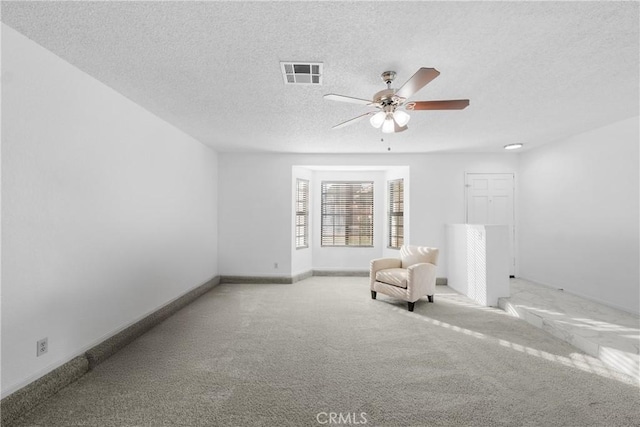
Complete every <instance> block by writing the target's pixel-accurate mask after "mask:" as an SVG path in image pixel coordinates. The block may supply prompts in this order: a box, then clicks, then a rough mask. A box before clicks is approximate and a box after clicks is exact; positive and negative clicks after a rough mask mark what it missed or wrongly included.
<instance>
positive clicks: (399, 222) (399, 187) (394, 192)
mask: <svg viewBox="0 0 640 427" xmlns="http://www.w3.org/2000/svg"><path fill="white" fill-rule="evenodd" d="M387 184H388V190H389V191H388V197H389V209H388V218H389V243H388V246H389V247H390V248H392V249H400V247H401V246H402V245H403V244H404V181H403V180H402V179H396V180H393V181H389V182H388V183H387Z"/></svg>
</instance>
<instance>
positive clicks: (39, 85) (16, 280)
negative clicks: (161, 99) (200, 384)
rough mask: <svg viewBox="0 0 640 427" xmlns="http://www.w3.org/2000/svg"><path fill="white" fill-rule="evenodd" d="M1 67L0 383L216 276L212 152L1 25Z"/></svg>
mask: <svg viewBox="0 0 640 427" xmlns="http://www.w3.org/2000/svg"><path fill="white" fill-rule="evenodd" d="M2 74H3V75H2V78H3V86H2V104H3V105H2V106H3V109H2V110H3V111H2V113H3V117H2V119H3V120H2V143H3V145H2V246H3V252H2V395H3V396H6V395H7V394H9V393H11V392H12V391H15V390H16V389H17V388H20V387H21V386H23V385H25V384H26V383H28V382H30V381H32V380H35V379H36V378H38V377H39V376H41V375H43V374H45V373H46V372H48V371H50V370H51V369H53V368H55V367H57V366H59V365H60V364H62V363H64V362H66V361H68V360H70V359H71V358H72V357H75V356H76V355H78V354H81V353H82V352H83V351H84V350H86V349H87V348H89V347H91V346H93V345H95V344H97V343H98V342H100V341H102V340H103V339H105V338H106V337H108V336H111V335H112V334H113V333H115V332H117V331H118V330H120V329H122V328H124V327H126V326H128V325H129V324H131V323H132V322H134V321H135V320H137V319H139V318H141V317H143V316H145V315H146V314H148V313H149V312H151V311H153V310H155V309H156V308H158V307H160V306H162V305H164V304H166V303H167V302H169V301H171V300H173V299H175V298H176V297H178V296H180V295H182V294H184V293H186V292H187V291H189V290H190V289H192V288H194V287H196V286H199V285H201V284H203V283H204V282H206V281H208V280H209V279H211V278H212V277H214V276H216V275H217V236H216V233H217V195H216V192H217V156H216V153H215V152H213V151H212V150H210V149H208V148H206V147H205V146H203V145H202V144H200V143H199V142H198V141H196V140H194V139H193V138H191V137H189V136H187V135H185V134H184V133H182V132H180V131H179V130H177V129H176V128H174V127H172V126H170V125H169V124H167V123H166V122H164V121H162V120H160V119H159V118H157V117H156V116H154V115H152V114H150V113H149V112H147V111H146V110H144V109H142V108H141V107H139V106H138V105H136V104H134V103H132V102H131V101H129V100H128V99H126V98H124V97H123V96H121V95H119V94H118V93H116V92H114V91H113V90H112V89H110V88H109V87H107V86H105V85H103V84H102V83H100V82H98V81H96V80H95V79H93V78H92V77H90V76H88V75H86V74H85V73H83V72H81V71H80V70H78V69H77V68H74V67H73V66H71V65H70V64H68V63H66V62H64V61H63V60H61V59H60V58H58V57H56V56H54V55H53V54H52V53H50V52H49V51H47V50H45V49H43V48H42V47H40V46H38V45H36V44H35V43H33V42H32V41H30V40H28V39H27V38H26V37H23V36H22V35H20V34H19V33H17V32H15V31H14V30H13V29H11V28H9V27H7V26H5V25H2ZM44 337H48V339H49V351H48V353H46V354H45V355H43V356H41V357H38V358H36V341H37V340H39V339H41V338H44Z"/></svg>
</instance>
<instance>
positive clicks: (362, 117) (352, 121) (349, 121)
mask: <svg viewBox="0 0 640 427" xmlns="http://www.w3.org/2000/svg"><path fill="white" fill-rule="evenodd" d="M372 114H374V113H371V112H370V113H364V114H362V115H360V116H358V117H354V118H353V119H349V120H347V121H346V122H342V123H338V124H337V125H335V126H334V127H332V128H331V129H340V128H343V127H345V126H349V125H350V124H353V123H355V122H357V121H358V120H362V119H364V118H365V117H366V116H370V115H372Z"/></svg>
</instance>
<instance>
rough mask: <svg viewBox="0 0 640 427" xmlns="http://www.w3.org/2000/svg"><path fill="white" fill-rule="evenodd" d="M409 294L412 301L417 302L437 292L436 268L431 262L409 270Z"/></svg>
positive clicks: (414, 266) (414, 265) (422, 263)
mask: <svg viewBox="0 0 640 427" xmlns="http://www.w3.org/2000/svg"><path fill="white" fill-rule="evenodd" d="M407 273H408V274H407V292H408V293H409V298H410V300H411V301H417V300H418V299H419V298H420V297H423V296H425V295H433V294H434V293H435V291H436V266H435V265H434V264H431V263H429V262H420V263H418V264H413V265H412V266H410V267H409V268H407Z"/></svg>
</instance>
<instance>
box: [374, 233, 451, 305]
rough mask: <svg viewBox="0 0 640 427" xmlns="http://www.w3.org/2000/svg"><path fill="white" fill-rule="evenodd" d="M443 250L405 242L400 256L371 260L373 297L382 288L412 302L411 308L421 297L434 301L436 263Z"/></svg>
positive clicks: (382, 290) (409, 302) (393, 295)
mask: <svg viewBox="0 0 640 427" xmlns="http://www.w3.org/2000/svg"><path fill="white" fill-rule="evenodd" d="M438 254H439V250H438V249H437V248H429V247H426V246H412V245H409V246H402V248H400V258H399V259H398V258H379V259H374V260H372V261H371V266H370V269H369V282H370V285H371V298H373V299H376V295H377V293H378V292H380V293H383V294H385V295H388V296H391V297H394V298H399V299H401V300H404V301H407V302H408V309H409V311H413V306H414V304H415V302H416V301H417V300H419V299H420V297H423V296H425V295H426V296H427V297H428V298H429V302H433V295H434V294H435V291H436V265H437V262H438Z"/></svg>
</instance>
